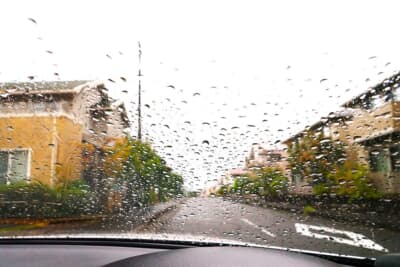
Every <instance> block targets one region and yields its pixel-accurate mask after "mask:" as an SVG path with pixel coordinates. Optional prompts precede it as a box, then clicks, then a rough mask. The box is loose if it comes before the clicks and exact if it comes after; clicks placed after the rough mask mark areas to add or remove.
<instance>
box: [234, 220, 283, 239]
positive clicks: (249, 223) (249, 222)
mask: <svg viewBox="0 0 400 267" xmlns="http://www.w3.org/2000/svg"><path fill="white" fill-rule="evenodd" d="M241 220H242V221H243V222H245V223H247V224H248V225H251V226H253V227H254V228H257V229H259V230H261V232H263V233H264V234H266V235H269V236H271V237H276V235H275V234H273V233H271V232H270V231H268V230H267V229H265V228H264V227H261V226H258V225H257V224H255V223H253V222H251V221H249V220H247V219H245V218H242V219H241Z"/></svg>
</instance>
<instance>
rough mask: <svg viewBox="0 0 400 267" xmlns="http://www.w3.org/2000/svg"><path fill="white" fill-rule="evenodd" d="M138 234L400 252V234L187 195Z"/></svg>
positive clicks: (316, 248)
mask: <svg viewBox="0 0 400 267" xmlns="http://www.w3.org/2000/svg"><path fill="white" fill-rule="evenodd" d="M349 216H351V215H349ZM138 233H157V234H165V233H168V234H171V233H173V234H191V235H201V236H208V237H213V238H223V239H230V240H236V241H241V242H248V243H255V244H260V245H268V246H279V247H285V248H295V249H303V250H312V251H322V252H329V253H338V254H344V255H356V256H365V257H376V256H378V255H381V254H383V253H387V252H399V251H400V232H394V231H391V230H387V229H382V228H371V227H368V226H363V225H355V224H354V223H349V222H347V223H346V222H335V221H331V220H329V219H325V218H317V217H310V216H304V215H302V214H295V213H291V212H288V211H280V210H273V209H268V208H262V207H256V206H250V205H246V204H239V203H233V202H231V201H227V200H222V199H220V198H191V199H187V200H186V201H184V202H182V203H181V204H179V205H178V206H177V208H176V209H174V210H172V211H170V212H167V213H165V214H164V215H163V216H161V217H160V218H158V219H157V221H155V222H153V223H151V224H149V225H147V226H146V227H141V228H140V230H139V231H138Z"/></svg>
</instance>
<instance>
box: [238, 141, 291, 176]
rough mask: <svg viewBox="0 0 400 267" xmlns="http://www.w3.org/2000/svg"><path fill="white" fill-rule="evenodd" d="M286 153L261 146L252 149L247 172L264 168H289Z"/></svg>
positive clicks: (246, 164) (246, 165)
mask: <svg viewBox="0 0 400 267" xmlns="http://www.w3.org/2000/svg"><path fill="white" fill-rule="evenodd" d="M286 157H287V155H286V152H285V151H284V150H280V149H265V148H263V147H262V146H260V145H255V146H252V147H251V150H250V154H249V156H248V157H247V158H246V163H245V170H253V169H259V168H264V167H274V168H280V169H282V170H283V171H284V170H286V168H287V161H286Z"/></svg>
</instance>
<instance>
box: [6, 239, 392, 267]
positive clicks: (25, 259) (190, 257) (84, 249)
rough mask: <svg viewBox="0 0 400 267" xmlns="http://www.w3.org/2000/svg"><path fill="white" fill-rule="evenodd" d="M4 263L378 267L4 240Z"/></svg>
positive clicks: (249, 250) (176, 246)
mask: <svg viewBox="0 0 400 267" xmlns="http://www.w3.org/2000/svg"><path fill="white" fill-rule="evenodd" d="M0 259H1V260H0V266H7V267H13V266H32V267H36V266H41V267H42V266H44V267H45V266H57V267H66V266H109V267H120V266H122V267H124V266H174V267H183V266H193V267H203V266H222V267H224V266H298V267H302V266H311V267H312V266H327V267H335V266H336V267H337V266H374V260H372V259H364V258H354V259H352V258H346V257H338V256H332V255H322V254H321V255H318V254H316V255H312V254H310V253H300V252H293V251H285V250H276V249H271V248H255V247H243V246H218V244H210V243H207V244H194V243H191V244H190V243H178V242H173V243H168V242H155V241H152V242H134V241H129V242H128V241H121V240H111V241H110V240H103V241H101V240H94V239H93V240H69V239H64V240H1V241H0ZM382 266H386V265H382ZM388 266H395V265H388Z"/></svg>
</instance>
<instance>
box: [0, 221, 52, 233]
mask: <svg viewBox="0 0 400 267" xmlns="http://www.w3.org/2000/svg"><path fill="white" fill-rule="evenodd" d="M46 225H47V224H46V223H35V224H20V225H13V226H7V227H5V228H0V234H8V233H11V232H19V231H26V230H32V229H37V228H43V227H45V226H46Z"/></svg>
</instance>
